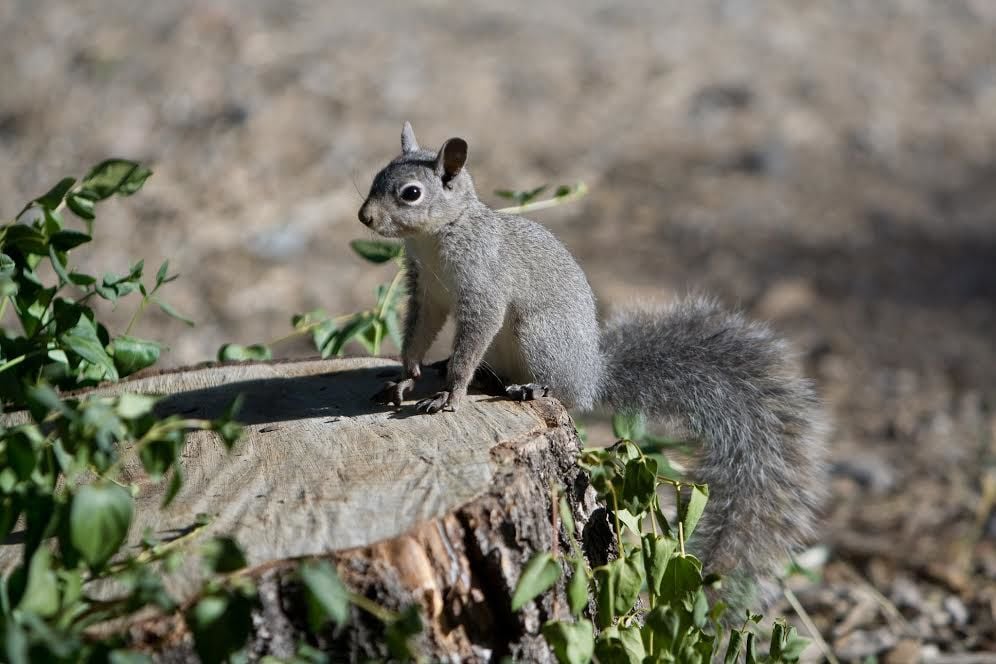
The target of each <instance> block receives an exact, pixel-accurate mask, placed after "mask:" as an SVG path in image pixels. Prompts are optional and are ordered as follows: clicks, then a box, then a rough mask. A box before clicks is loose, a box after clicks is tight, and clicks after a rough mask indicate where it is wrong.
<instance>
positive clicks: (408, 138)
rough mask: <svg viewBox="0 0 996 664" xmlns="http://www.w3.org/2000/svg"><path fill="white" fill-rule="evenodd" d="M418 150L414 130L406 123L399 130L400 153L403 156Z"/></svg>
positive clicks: (410, 124) (409, 123)
mask: <svg viewBox="0 0 996 664" xmlns="http://www.w3.org/2000/svg"><path fill="white" fill-rule="evenodd" d="M416 150H418V141H416V140H415V130H414V129H412V123H411V122H406V123H405V126H404V127H403V128H402V130H401V151H402V152H403V153H404V154H408V153H409V152H415V151H416Z"/></svg>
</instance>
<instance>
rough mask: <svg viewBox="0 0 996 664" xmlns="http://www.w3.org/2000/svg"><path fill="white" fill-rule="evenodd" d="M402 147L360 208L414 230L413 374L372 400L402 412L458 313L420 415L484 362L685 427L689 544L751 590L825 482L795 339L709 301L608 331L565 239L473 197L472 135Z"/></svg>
mask: <svg viewBox="0 0 996 664" xmlns="http://www.w3.org/2000/svg"><path fill="white" fill-rule="evenodd" d="M401 150H402V153H401V155H400V156H398V157H397V158H395V159H394V160H393V161H391V162H390V163H389V164H388V165H387V166H386V167H385V168H384V169H383V170H381V171H380V172H379V173H378V174H377V175H376V176H375V178H374V180H373V184H372V185H371V187H370V193H369V195H368V196H367V199H366V201H365V202H364V203H363V206H362V207H361V208H360V211H359V218H360V221H361V222H363V224H365V225H366V226H368V227H369V228H371V229H372V230H373V231H374V232H376V233H378V234H380V235H382V236H385V237H391V238H402V239H403V240H404V245H405V262H406V275H407V281H408V293H409V299H408V306H407V313H406V318H405V325H404V339H403V347H402V362H403V375H402V376H401V377H400V379H399V380H398V381H392V382H389V383H387V384H386V385H385V386H384V389H383V390H382V391H381V392H379V393H378V394H377V395H375V396H374V399H375V400H376V401H379V402H381V403H385V404H388V403H390V404H394V405H395V406H398V407H400V406H401V403H402V401H403V400H404V398H405V396H406V395H407V394H408V393H409V392H410V391H412V390H413V388H414V385H415V381H416V380H417V379H418V378H419V377H420V376H421V372H422V366H421V363H422V360H423V359H424V356H425V354H426V352H427V351H428V350H429V346H430V345H431V344H432V342H433V340H434V339H435V338H436V336H437V334H438V333H439V331H440V329H441V328H442V327H443V324H444V322H445V321H446V319H447V317H450V316H452V317H453V319H454V321H455V323H456V334H455V339H454V342H453V353H452V356H451V358H450V360H449V364H448V367H447V374H446V383H445V388H446V389H445V390H444V391H441V392H438V393H437V394H435V395H433V396H431V397H429V398H426V399H423V400H421V401H419V402H418V403H417V404H416V408H417V409H418V410H420V411H422V412H425V413H437V412H439V411H443V410H456V409H457V408H458V407H459V406H460V404H461V402H462V401H463V399H464V397H465V396H466V394H467V388H468V386H469V385H470V383H471V380H472V379H473V377H474V375H475V371H476V370H477V369H478V367H479V366H484V367H487V368H488V369H489V370H490V371H491V372H493V373H494V374H495V375H497V376H500V377H501V379H502V380H503V381H505V385H506V386H507V387H506V393H507V395H508V396H509V397H510V398H513V399H519V400H528V399H533V398H536V397H539V396H546V395H548V394H550V395H552V396H555V397H556V398H558V399H559V400H560V401H562V402H563V403H564V404H565V405H566V406H568V407H570V408H576V409H579V410H581V411H587V410H590V409H592V408H593V407H594V406H595V405H596V404H603V405H607V406H609V407H610V408H613V409H616V410H618V411H623V412H631V413H632V412H640V413H643V414H644V415H646V416H647V417H648V418H651V419H666V420H669V421H680V422H682V423H683V425H684V427H685V429H686V430H687V431H688V432H689V433H690V434H692V436H694V438H695V439H697V440H699V441H701V443H702V446H703V452H702V456H701V458H700V459H699V460H698V464H697V469H696V470H695V472H694V479H695V481H696V482H702V483H706V484H708V485H709V489H710V499H709V505H708V506H707V508H706V513H705V515H704V516H703V518H702V521H701V522H700V524H699V526H698V529H697V531H696V533H695V538H694V541H693V542H692V543H691V545H692V549H693V550H694V551H695V552H696V554H698V555H699V556H700V557H701V558H702V559H703V560H704V562H705V564H706V567H707V568H708V569H709V570H710V571H716V572H720V573H723V574H730V575H732V577H731V578H730V579H729V581H728V582H727V588H726V589H725V590H724V592H723V595H724V596H726V597H727V598H730V597H731V596H732V595H733V594H736V593H738V592H740V593H746V592H750V591H751V589H754V590H756V589H757V587H756V586H755V585H754V584H755V582H757V581H761V580H762V579H765V578H770V577H771V575H772V573H773V572H774V571H775V569H776V566H777V565H778V564H780V563H782V562H783V561H784V560H785V558H786V555H787V553H788V552H790V551H791V550H792V549H793V548H795V547H797V546H798V545H799V544H801V543H802V542H803V541H804V540H805V539H806V538H808V537H809V536H810V535H812V531H813V522H814V514H815V512H816V510H817V509H818V507H819V504H820V502H821V498H822V494H823V492H824V489H825V484H826V483H825V478H824V439H825V426H824V417H823V409H822V406H821V404H820V401H819V399H818V398H817V397H816V395H815V393H814V390H813V388H812V386H811V384H810V382H809V381H808V380H806V379H805V378H803V377H802V376H801V375H800V373H799V370H798V368H797V367H796V366H795V363H794V361H793V359H792V357H791V353H790V352H789V349H788V347H787V345H786V344H785V342H784V341H782V340H780V339H778V338H777V337H775V336H774V335H773V334H772V333H771V332H770V331H769V329H768V328H767V327H766V326H764V325H761V324H758V323H754V322H749V321H747V320H745V318H744V317H743V316H742V315H740V314H739V313H735V312H727V311H724V310H723V309H721V308H720V307H718V306H717V305H716V304H715V303H714V302H713V301H711V300H709V299H704V298H699V297H693V298H688V299H686V300H684V301H681V302H678V303H677V304H672V305H669V306H656V307H647V308H643V309H637V310H633V311H624V312H619V313H616V314H615V315H614V316H612V317H611V318H609V320H607V321H606V322H605V323H604V324H603V325H602V326H601V327H599V323H598V319H597V314H596V309H595V296H594V294H593V292H592V290H591V286H589V284H588V280H587V279H586V277H585V274H584V272H583V271H582V270H581V267H580V266H579V265H578V264H577V262H576V261H575V260H574V257H573V256H572V255H571V254H570V252H569V251H568V250H567V248H566V247H564V245H563V244H561V243H560V241H558V240H557V239H556V238H555V237H554V236H553V234H551V233H550V232H549V231H548V230H547V229H546V228H544V227H543V226H541V225H539V224H537V223H535V222H533V221H530V220H529V219H525V218H523V217H519V216H515V215H512V214H505V213H501V212H496V211H494V210H492V209H490V208H488V207H487V206H486V205H485V204H484V203H482V202H481V201H480V200H479V199H478V197H477V194H476V192H475V190H474V183H473V181H472V180H471V177H470V174H469V173H468V172H467V169H466V168H465V167H464V166H465V164H466V161H467V142H466V141H464V140H463V139H462V138H451V139H449V140H447V141H446V142H445V143H444V144H443V146H442V148H440V149H439V151H438V152H436V151H432V150H426V149H423V148H420V147H419V145H418V143H417V142H416V140H415V134H414V132H413V130H412V127H411V125H410V124H408V123H405V125H404V129H403V130H402V133H401ZM738 584H739V587H738ZM731 586H732V588H731Z"/></svg>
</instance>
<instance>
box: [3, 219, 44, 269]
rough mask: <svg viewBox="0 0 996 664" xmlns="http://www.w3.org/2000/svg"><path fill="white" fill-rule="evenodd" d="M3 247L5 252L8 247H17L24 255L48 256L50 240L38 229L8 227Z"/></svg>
mask: <svg viewBox="0 0 996 664" xmlns="http://www.w3.org/2000/svg"><path fill="white" fill-rule="evenodd" d="M3 246H4V249H5V250H6V247H8V246H9V247H16V248H17V249H19V250H20V251H21V253H22V254H35V255H36V256H47V255H48V240H47V239H46V238H45V235H44V234H43V233H42V232H41V231H39V230H38V229H37V228H34V227H32V226H25V225H24V224H16V225H13V226H7V233H6V234H5V235H4V236H3ZM32 267H33V266H32Z"/></svg>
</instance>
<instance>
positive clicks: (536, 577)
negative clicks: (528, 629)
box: [512, 551, 560, 611]
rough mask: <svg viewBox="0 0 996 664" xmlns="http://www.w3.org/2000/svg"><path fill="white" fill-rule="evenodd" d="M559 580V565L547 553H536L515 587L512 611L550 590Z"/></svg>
mask: <svg viewBox="0 0 996 664" xmlns="http://www.w3.org/2000/svg"><path fill="white" fill-rule="evenodd" d="M559 578H560V565H558V564H557V561H556V560H554V559H553V556H552V555H551V554H550V553H549V552H547V551H541V552H540V553H537V554H536V555H535V556H533V557H532V559H531V560H530V561H529V562H528V563H526V566H525V568H524V569H523V570H522V576H520V577H519V582H518V583H517V584H516V586H515V592H514V593H513V594H512V611H518V610H519V609H521V608H522V607H523V606H524V605H525V604H526V602H530V601H532V600H533V599H535V598H536V597H537V596H538V595H540V594H542V593H544V592H546V591H547V590H549V589H550V588H552V587H553V584H555V583H556V582H557V579H559Z"/></svg>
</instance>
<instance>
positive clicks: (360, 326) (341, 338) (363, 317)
mask: <svg viewBox="0 0 996 664" xmlns="http://www.w3.org/2000/svg"><path fill="white" fill-rule="evenodd" d="M372 324H373V318H371V317H370V315H369V314H366V313H363V314H356V315H355V316H353V317H352V318H350V319H349V320H348V321H347V322H346V324H345V325H343V326H342V329H341V330H340V331H339V333H338V334H336V335H335V336H334V337H333V338H332V342H331V343H330V344H329V352H328V355H339V354H340V353H341V352H342V350H343V347H344V346H345V345H346V344H347V343H348V342H349V340H350V339H352V338H353V337H355V336H356V335H358V334H362V333H363V332H364V331H366V329H367V328H368V327H369V326H370V325H372ZM322 357H327V356H326V354H325V351H324V349H323V350H322Z"/></svg>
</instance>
